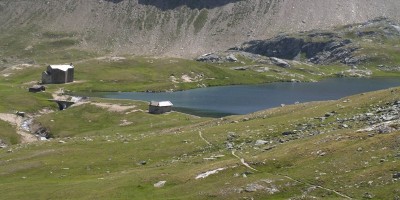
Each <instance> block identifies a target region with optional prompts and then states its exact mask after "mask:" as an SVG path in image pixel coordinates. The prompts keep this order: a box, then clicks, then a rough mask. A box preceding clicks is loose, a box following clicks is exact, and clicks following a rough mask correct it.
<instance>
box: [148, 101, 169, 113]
mask: <svg viewBox="0 0 400 200" xmlns="http://www.w3.org/2000/svg"><path fill="white" fill-rule="evenodd" d="M172 106H173V104H172V103H171V102H170V101H160V102H158V101H150V104H149V113H152V114H162V113H166V112H171V111H172Z"/></svg>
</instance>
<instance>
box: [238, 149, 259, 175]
mask: <svg viewBox="0 0 400 200" xmlns="http://www.w3.org/2000/svg"><path fill="white" fill-rule="evenodd" d="M232 155H233V156H235V157H236V158H238V159H239V160H240V162H241V163H242V164H243V165H244V166H246V167H247V168H249V169H251V170H253V171H256V172H258V170H257V169H255V168H253V167H251V166H250V165H249V164H248V163H246V162H245V161H244V158H241V157H239V156H237V155H236V154H235V151H232Z"/></svg>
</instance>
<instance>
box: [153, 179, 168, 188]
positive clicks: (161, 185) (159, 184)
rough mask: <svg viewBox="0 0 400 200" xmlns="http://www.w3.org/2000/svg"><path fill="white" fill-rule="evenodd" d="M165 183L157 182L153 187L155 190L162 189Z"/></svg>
mask: <svg viewBox="0 0 400 200" xmlns="http://www.w3.org/2000/svg"><path fill="white" fill-rule="evenodd" d="M165 183H167V181H158V182H157V183H154V187H156V188H161V187H164V185H165Z"/></svg>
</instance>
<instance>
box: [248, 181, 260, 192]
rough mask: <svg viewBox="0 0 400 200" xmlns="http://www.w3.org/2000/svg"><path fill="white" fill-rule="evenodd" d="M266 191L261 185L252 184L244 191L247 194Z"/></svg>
mask: <svg viewBox="0 0 400 200" xmlns="http://www.w3.org/2000/svg"><path fill="white" fill-rule="evenodd" d="M264 189H265V187H264V186H262V185H260V184H257V183H251V184H248V185H247V186H246V188H245V189H244V191H246V192H257V190H264Z"/></svg>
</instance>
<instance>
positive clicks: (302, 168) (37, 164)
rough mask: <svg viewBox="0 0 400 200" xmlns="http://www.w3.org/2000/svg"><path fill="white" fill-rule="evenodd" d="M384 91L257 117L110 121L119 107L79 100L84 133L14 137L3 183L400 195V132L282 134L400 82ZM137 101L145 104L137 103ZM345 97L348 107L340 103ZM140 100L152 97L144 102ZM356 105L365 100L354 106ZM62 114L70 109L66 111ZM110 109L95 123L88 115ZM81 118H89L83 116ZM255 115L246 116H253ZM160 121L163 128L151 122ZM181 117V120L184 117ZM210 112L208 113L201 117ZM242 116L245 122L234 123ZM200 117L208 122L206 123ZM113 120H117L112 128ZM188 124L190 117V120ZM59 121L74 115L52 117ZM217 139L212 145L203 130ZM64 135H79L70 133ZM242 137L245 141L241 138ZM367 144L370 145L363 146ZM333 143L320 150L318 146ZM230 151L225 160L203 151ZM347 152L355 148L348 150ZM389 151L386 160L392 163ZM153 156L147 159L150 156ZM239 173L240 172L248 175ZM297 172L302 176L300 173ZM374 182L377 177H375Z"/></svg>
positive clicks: (382, 99)
mask: <svg viewBox="0 0 400 200" xmlns="http://www.w3.org/2000/svg"><path fill="white" fill-rule="evenodd" d="M393 91H395V93H393V92H391V90H385V91H378V92H373V93H367V94H364V95H356V96H353V97H349V98H346V101H345V102H344V101H343V100H339V101H331V102H315V103H307V104H299V105H293V106H287V107H284V108H276V109H271V110H267V111H261V112H258V113H255V114H251V115H248V116H235V117H228V118H223V119H215V120H207V119H199V118H193V117H190V116H186V115H181V114H178V113H171V114H169V115H160V116H153V115H148V114H145V113H142V112H134V113H130V114H122V113H121V114H116V116H115V120H114V118H113V120H109V119H108V118H107V117H106V116H108V115H109V113H108V112H107V111H105V110H103V109H93V108H92V107H91V106H83V107H77V108H73V109H75V110H72V109H71V110H70V111H68V110H66V111H65V112H71V113H72V111H75V112H76V115H73V114H68V113H66V114H65V118H63V119H64V120H65V123H71V126H70V127H69V129H70V130H69V131H71V132H73V133H79V134H75V135H74V137H67V138H61V140H63V141H65V142H66V143H59V142H58V141H59V140H60V139H56V140H53V141H50V142H42V143H36V144H31V145H18V146H13V147H12V149H14V152H13V153H6V152H5V151H2V152H0V158H1V162H0V168H1V171H2V173H1V174H0V175H1V181H0V185H1V187H0V188H1V189H0V192H1V193H2V194H3V197H4V198H7V199H25V198H26V197H29V198H31V197H32V196H35V197H37V198H38V199H41V198H55V199H57V198H65V196H66V195H68V198H72V199H93V198H101V199H110V198H118V199H132V198H140V199H166V198H167V199H168V198H170V199H188V198H190V199H204V198H216V199H223V198H233V199H239V198H244V197H249V198H250V197H254V198H256V199H257V198H267V197H268V198H278V199H280V198H289V197H297V198H301V196H305V198H310V197H313V196H315V197H319V198H321V197H325V198H328V197H330V198H339V197H340V196H338V195H337V194H335V193H333V192H331V191H328V190H325V189H321V188H314V187H311V186H310V185H319V186H322V187H326V188H329V189H334V190H337V191H338V192H340V193H343V194H346V195H348V196H351V197H353V198H356V199H360V198H362V197H363V196H364V195H365V193H366V192H368V193H370V194H373V195H374V197H376V198H386V197H395V196H399V195H400V193H399V191H398V189H397V188H398V187H399V183H397V182H396V181H393V179H392V177H391V175H392V173H393V172H395V171H399V170H400V169H399V168H398V166H399V165H398V162H399V160H398V158H397V157H396V155H398V153H399V152H398V151H399V146H398V142H399V141H398V137H399V134H400V132H394V133H391V134H384V135H376V136H375V137H368V136H367V133H356V132H355V130H357V129H358V128H360V127H363V126H364V125H362V124H351V125H352V127H353V128H350V129H337V130H333V129H331V128H332V127H330V126H333V125H332V124H330V123H329V122H330V121H329V120H327V121H326V122H324V123H322V124H324V126H318V127H321V128H320V129H321V130H326V133H325V134H321V135H317V136H313V137H306V138H300V139H296V140H294V138H290V137H284V136H282V135H281V134H280V133H281V131H284V130H292V129H294V128H295V127H296V125H297V124H302V123H310V121H311V123H315V124H320V123H321V122H319V120H314V118H315V117H319V116H323V115H324V113H326V112H330V111H332V110H335V111H337V113H338V114H337V116H335V117H338V118H344V117H350V116H353V115H355V114H357V113H363V112H365V111H366V110H367V109H368V108H370V105H371V104H379V105H385V103H386V102H393V101H394V100H399V99H400V88H398V89H397V90H393ZM134 104H135V103H134ZM338 105H340V106H338ZM137 106H138V107H140V106H142V105H141V104H140V103H139V104H137ZM354 108H356V109H354ZM60 113H61V112H60ZM82 114H84V115H91V116H101V117H100V118H97V117H95V118H96V119H98V121H97V122H95V121H93V122H94V123H92V126H91V127H92V128H91V130H94V131H95V132H92V131H90V130H87V129H86V128H85V127H86V126H87V121H86V120H87V118H86V117H87V116H86V117H85V116H82ZM57 115H60V114H58V113H53V114H52V115H50V116H45V117H43V118H40V120H42V121H41V122H42V123H45V124H49V123H50V124H51V123H52V122H51V121H49V119H55V121H57V120H58V119H57V117H58V116H57ZM143 115H145V116H146V118H147V119H149V120H146V121H138V122H137V123H138V124H141V126H143V127H146V126H147V128H145V129H141V128H140V127H136V126H137V125H138V124H133V125H130V126H126V127H122V126H119V123H120V119H122V118H126V119H129V120H135V119H136V120H138V118H144V117H143ZM75 118H79V119H84V120H78V121H77V120H75ZM245 118H246V119H245ZM153 120H156V121H158V122H159V127H158V128H150V124H151V123H152V121H153ZM177 120H179V121H181V122H182V123H180V126H179V128H177V127H176V128H172V129H170V127H171V126H176V121H177ZM200 121H202V122H200ZM233 121H238V123H231V122H233ZM198 122H200V123H198ZM103 123H107V128H105V129H103V128H102V127H103ZM185 124H186V125H185ZM52 126H53V129H54V130H57V127H59V128H62V127H64V124H62V123H56V124H55V125H52ZM199 131H201V132H202V136H203V137H204V138H205V139H206V140H208V141H209V142H210V143H211V145H208V144H207V143H206V142H205V141H204V140H202V139H201V138H200V136H199V133H198V132H199ZM229 132H234V133H235V134H236V135H237V138H238V139H237V140H236V141H235V143H236V144H238V146H237V149H236V154H237V155H238V156H240V157H243V158H245V160H246V161H247V162H249V163H250V165H251V166H252V167H254V168H256V169H257V170H258V172H252V173H251V174H248V175H247V178H243V177H242V174H243V173H245V172H247V171H251V170H249V169H247V168H245V167H244V166H243V165H241V164H240V161H239V159H237V158H235V157H234V156H232V155H231V152H230V151H229V150H227V149H226V148H225V141H226V138H227V135H228V133H229ZM59 136H60V137H64V136H72V135H68V134H64V133H62V132H60V135H59ZM277 138H281V139H284V140H288V139H291V140H292V141H289V142H286V143H284V144H279V143H273V145H276V147H275V148H273V149H272V150H269V151H265V150H263V148H261V147H255V146H254V145H252V144H253V143H254V142H255V140H257V139H264V140H275V139H277ZM239 146H240V147H239ZM360 147H362V150H361V151H360V150H359V148H360ZM320 150H322V151H324V152H327V154H326V155H325V156H318V155H317V154H316V152H317V151H320ZM220 154H222V155H225V156H224V157H222V158H219V159H216V160H210V161H208V160H205V159H203V158H208V157H211V156H212V155H220ZM345 155H347V156H345ZM381 159H383V160H384V161H383V162H382V161H381ZM141 161H146V162H147V164H146V165H140V164H139V163H140V162H141ZM220 167H228V169H226V170H224V171H222V172H219V173H218V174H216V175H211V176H210V177H208V178H206V179H201V180H195V177H196V176H197V175H198V174H200V173H202V172H205V171H208V170H213V169H217V168H220ZM235 174H239V176H238V177H236V176H235ZM288 177H290V178H293V179H295V180H297V181H295V180H292V179H290V178H288ZM161 180H166V181H167V183H166V186H165V187H163V188H155V187H153V184H154V183H156V182H158V181H161ZM370 181H372V182H370ZM251 183H256V184H259V185H263V186H264V187H266V188H276V189H277V190H279V192H275V193H274V194H270V193H269V192H268V190H266V189H263V190H258V191H257V192H253V193H247V192H241V193H239V191H241V190H243V188H246V186H247V185H248V184H251Z"/></svg>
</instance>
